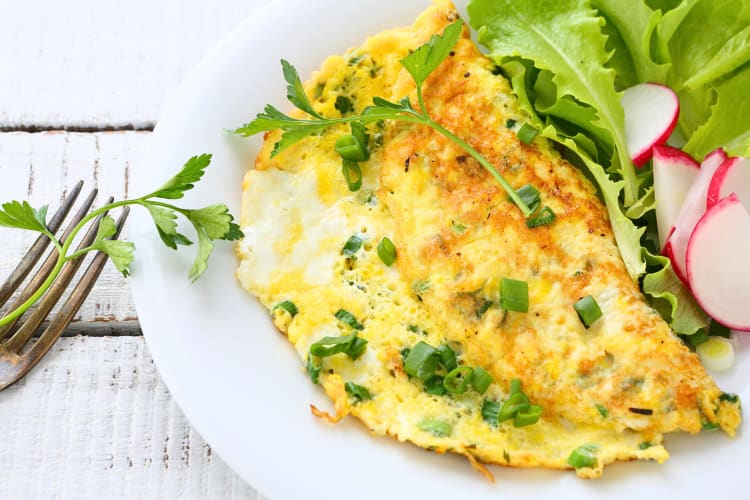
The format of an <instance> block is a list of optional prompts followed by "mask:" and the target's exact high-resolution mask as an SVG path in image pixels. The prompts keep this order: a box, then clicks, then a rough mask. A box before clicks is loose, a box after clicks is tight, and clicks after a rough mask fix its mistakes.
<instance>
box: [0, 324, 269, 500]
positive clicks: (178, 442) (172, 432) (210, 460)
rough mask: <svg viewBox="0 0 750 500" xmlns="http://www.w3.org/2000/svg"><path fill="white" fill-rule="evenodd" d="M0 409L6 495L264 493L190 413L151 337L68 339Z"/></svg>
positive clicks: (2, 398)
mask: <svg viewBox="0 0 750 500" xmlns="http://www.w3.org/2000/svg"><path fill="white" fill-rule="evenodd" d="M0 415H2V416H3V445H2V446H0V498H66V499H75V498H221V499H256V498H262V497H260V496H259V495H258V494H257V493H256V492H255V491H254V490H253V489H252V488H251V487H250V486H248V485H247V484H246V483H245V482H243V481H242V479H240V478H239V477H238V476H237V475H236V474H235V473H234V472H233V471H232V470H231V469H229V467H227V465H226V464H225V463H224V462H223V461H222V460H221V458H219V457H218V455H217V454H216V453H214V452H213V451H212V449H211V447H210V446H209V445H208V444H207V443H206V442H205V441H204V440H203V439H202V438H201V436H200V435H198V433H197V432H196V431H195V430H194V429H193V428H192V427H191V426H190V424H189V423H188V422H187V420H186V419H185V417H184V416H183V414H182V412H181V411H180V410H179V408H178V407H177V406H176V405H175V403H174V401H173V400H172V399H171V398H170V395H169V392H168V390H167V388H166V387H165V386H164V384H163V382H161V379H160V378H159V375H158V373H157V371H156V368H155V366H154V364H153V361H152V359H151V356H150V355H149V353H148V348H147V347H146V344H145V342H144V339H143V337H119V338H106V337H105V338H92V337H73V338H64V339H61V340H60V341H59V342H58V343H57V344H56V345H55V346H54V347H53V349H52V351H51V352H50V353H49V354H48V355H47V357H46V358H45V359H44V360H42V362H41V363H40V365H39V366H37V368H36V369H35V370H33V371H32V372H31V373H30V374H29V375H27V377H26V378H25V379H22V380H21V381H20V382H18V383H17V384H16V385H14V386H11V387H10V388H9V389H7V390H5V391H3V392H0Z"/></svg>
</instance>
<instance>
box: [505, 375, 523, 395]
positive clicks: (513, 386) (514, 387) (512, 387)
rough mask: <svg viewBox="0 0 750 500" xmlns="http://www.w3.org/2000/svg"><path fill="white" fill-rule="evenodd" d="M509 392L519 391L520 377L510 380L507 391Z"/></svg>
mask: <svg viewBox="0 0 750 500" xmlns="http://www.w3.org/2000/svg"><path fill="white" fill-rule="evenodd" d="M508 392H509V393H510V394H514V393H516V392H521V379H520V378H514V379H511V381H510V390H509V391H508Z"/></svg>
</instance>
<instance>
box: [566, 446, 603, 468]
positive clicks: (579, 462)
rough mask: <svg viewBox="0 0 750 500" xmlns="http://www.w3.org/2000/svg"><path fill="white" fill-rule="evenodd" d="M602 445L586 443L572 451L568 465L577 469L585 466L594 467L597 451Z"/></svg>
mask: <svg viewBox="0 0 750 500" xmlns="http://www.w3.org/2000/svg"><path fill="white" fill-rule="evenodd" d="M599 448H600V446H599V445H596V444H584V445H581V446H579V447H578V448H576V449H575V450H573V451H572V452H570V455H569V456H568V465H570V466H571V467H573V468H575V469H581V468H583V467H594V466H595V465H596V455H595V453H596V452H597V451H598V450H599Z"/></svg>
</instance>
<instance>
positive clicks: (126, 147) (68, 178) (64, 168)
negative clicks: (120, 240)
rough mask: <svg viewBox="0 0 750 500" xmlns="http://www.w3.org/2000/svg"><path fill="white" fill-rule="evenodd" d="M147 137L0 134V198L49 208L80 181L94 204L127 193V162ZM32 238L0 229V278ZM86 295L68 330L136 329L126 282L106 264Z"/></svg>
mask: <svg viewBox="0 0 750 500" xmlns="http://www.w3.org/2000/svg"><path fill="white" fill-rule="evenodd" d="M149 136H150V134H149V133H144V132H105V133H66V132H53V133H33V134H32V133H20V132H17V133H2V134H0V179H2V182H0V202H5V201H10V200H12V199H19V200H24V199H26V200H28V201H29V202H30V203H31V204H32V205H34V206H40V205H44V204H49V205H50V212H52V211H54V209H55V208H56V207H57V206H58V205H59V202H60V199H61V197H62V193H64V192H67V191H68V190H69V189H70V188H71V187H72V186H73V185H74V184H75V183H76V182H78V180H80V179H83V180H84V182H85V186H84V191H85V192H88V190H90V189H92V188H94V187H96V188H98V189H99V195H98V198H97V203H99V204H101V203H102V200H104V199H106V198H107V197H109V196H113V197H115V198H117V199H119V198H123V197H125V196H128V194H129V193H128V183H127V178H128V172H129V169H130V165H131V164H133V163H134V162H137V161H138V159H139V157H140V156H141V154H142V152H143V150H144V148H145V146H146V142H147V141H148V138H149ZM125 236H127V227H126V230H125ZM35 237H36V235H35V234H33V233H31V232H28V231H21V230H14V229H7V228H0V242H2V243H1V245H2V251H0V279H4V278H5V276H7V275H8V274H10V272H11V270H12V269H13V268H14V267H15V266H16V264H17V262H18V261H19V260H20V258H21V257H22V256H23V254H24V253H25V252H26V249H27V248H28V247H29V245H30V244H31V242H32V241H33V240H34V238H35ZM90 298H91V299H92V300H87V301H86V303H85V304H84V305H83V307H82V308H81V311H80V312H79V313H78V315H77V316H76V319H75V322H78V323H80V325H79V326H77V327H76V326H75V325H74V326H73V330H75V331H78V332H81V333H86V332H87V330H96V329H97V328H93V327H94V326H95V325H97V324H103V325H104V324H106V323H111V322H115V323H117V322H122V323H123V325H124V328H125V330H127V331H129V332H130V333H131V334H138V333H139V331H140V330H139V329H138V328H137V324H136V323H135V320H136V318H137V315H136V311H135V306H134V305H133V298H132V294H131V292H130V286H129V284H128V282H127V280H126V279H125V278H123V277H122V275H121V274H120V273H118V272H117V270H116V269H115V268H114V266H113V265H112V264H111V263H108V264H107V265H106V266H105V269H104V271H103V273H102V276H101V278H100V279H99V281H98V282H97V284H96V285H95V287H94V289H93V290H92V292H91V296H90ZM125 330H123V328H119V327H118V328H114V330H113V331H119V332H121V333H124V332H125Z"/></svg>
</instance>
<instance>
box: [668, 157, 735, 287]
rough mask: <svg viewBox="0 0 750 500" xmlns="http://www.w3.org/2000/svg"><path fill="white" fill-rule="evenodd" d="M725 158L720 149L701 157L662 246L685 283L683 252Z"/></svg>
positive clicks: (704, 207) (702, 212) (704, 209)
mask: <svg viewBox="0 0 750 500" xmlns="http://www.w3.org/2000/svg"><path fill="white" fill-rule="evenodd" d="M725 159H726V154H725V153H724V151H723V150H721V149H717V150H716V151H714V152H712V153H710V154H709V155H708V156H706V158H704V159H703V162H701V167H700V169H699V170H698V176H697V177H696V178H695V180H694V181H693V184H692V185H691V186H690V190H689V191H688V193H687V195H686V196H685V201H684V202H683V204H682V208H680V212H679V213H678V214H677V221H676V222H675V224H674V229H673V230H672V232H671V234H670V235H669V238H668V239H667V243H666V244H665V247H664V255H666V256H667V257H669V260H671V261H672V267H673V268H674V271H675V273H676V274H677V276H678V277H679V278H680V279H681V280H682V281H683V282H684V283H685V284H686V285H687V284H688V279H687V270H686V269H685V253H686V252H687V245H688V240H689V239H690V235H691V234H692V233H693V228H694V227H695V224H696V223H697V222H698V219H700V218H701V216H702V215H703V214H704V213H705V212H706V193H708V185H709V184H710V183H711V178H712V177H713V175H714V173H715V172H716V170H717V169H718V168H719V166H720V165H721V164H722V163H723V160H725Z"/></svg>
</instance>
